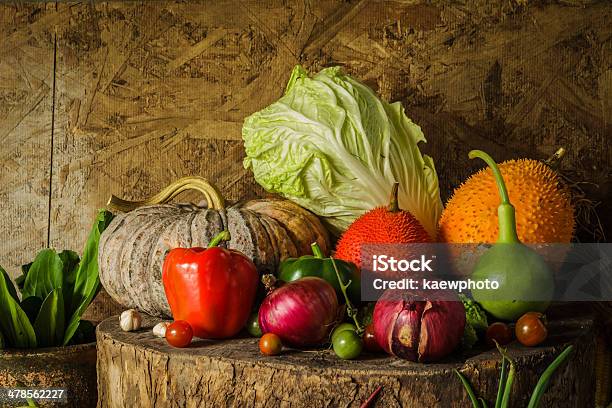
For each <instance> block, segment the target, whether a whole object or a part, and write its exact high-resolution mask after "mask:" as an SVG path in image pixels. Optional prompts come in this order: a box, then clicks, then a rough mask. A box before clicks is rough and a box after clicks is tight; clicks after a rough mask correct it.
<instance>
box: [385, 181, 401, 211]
mask: <svg viewBox="0 0 612 408" xmlns="http://www.w3.org/2000/svg"><path fill="white" fill-rule="evenodd" d="M398 191H399V183H393V187H391V199H390V200H389V206H388V207H387V210H389V212H398V211H399V210H400V208H399V201H398V199H397V193H398Z"/></svg>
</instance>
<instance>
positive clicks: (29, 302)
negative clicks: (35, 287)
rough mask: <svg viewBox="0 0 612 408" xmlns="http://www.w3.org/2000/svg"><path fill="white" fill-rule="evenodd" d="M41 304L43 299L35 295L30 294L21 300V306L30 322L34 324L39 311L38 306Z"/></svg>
mask: <svg viewBox="0 0 612 408" xmlns="http://www.w3.org/2000/svg"><path fill="white" fill-rule="evenodd" d="M42 304H43V300H42V299H41V298H38V297H36V296H30V297H27V298H25V299H23V300H22V301H21V304H20V306H21V308H22V309H23V311H24V312H25V314H26V315H27V316H28V319H29V320H30V323H32V324H34V321H35V320H36V317H37V316H38V312H39V311H40V307H41V306H42Z"/></svg>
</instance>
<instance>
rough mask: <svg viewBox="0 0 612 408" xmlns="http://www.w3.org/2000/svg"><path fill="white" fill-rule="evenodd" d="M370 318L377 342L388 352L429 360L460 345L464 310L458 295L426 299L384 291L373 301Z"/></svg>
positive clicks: (411, 358) (409, 357)
mask: <svg viewBox="0 0 612 408" xmlns="http://www.w3.org/2000/svg"><path fill="white" fill-rule="evenodd" d="M414 299H419V300H414ZM372 319H373V324H374V332H375V334H376V341H377V342H378V344H379V345H380V347H382V349H383V350H385V351H386V352H387V353H389V354H392V355H395V356H397V357H400V358H403V359H406V360H410V361H418V362H431V361H437V360H440V359H441V358H443V357H445V356H447V355H448V354H450V353H451V352H452V351H453V350H454V349H455V348H456V347H457V346H458V345H459V343H460V341H461V337H462V336H463V330H464V328H465V309H464V307H463V304H462V303H461V301H460V300H459V298H457V301H448V300H447V301H441V300H426V299H422V298H417V297H416V296H415V297H413V298H411V296H410V295H406V294H403V295H402V296H401V297H400V296H398V295H397V291H387V292H385V293H384V294H383V296H382V297H381V298H380V299H379V300H378V302H376V306H375V307H374V314H373V317H372Z"/></svg>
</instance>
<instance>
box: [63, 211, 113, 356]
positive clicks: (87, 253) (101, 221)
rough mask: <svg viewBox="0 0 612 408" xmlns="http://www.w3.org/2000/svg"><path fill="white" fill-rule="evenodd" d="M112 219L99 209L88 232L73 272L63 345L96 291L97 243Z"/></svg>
mask: <svg viewBox="0 0 612 408" xmlns="http://www.w3.org/2000/svg"><path fill="white" fill-rule="evenodd" d="M112 219H113V214H112V213H110V212H109V211H106V210H99V211H98V216H97V217H96V220H95V222H94V225H93V227H92V229H91V232H90V233H89V238H88V239H87V243H86V244H85V249H84V250H83V257H82V258H81V262H80V263H79V267H78V269H77V271H76V274H75V279H74V291H73V293H72V299H71V302H70V304H71V309H72V314H71V317H70V320H69V321H68V324H67V326H66V333H65V334H64V341H63V343H62V344H63V345H64V346H65V345H67V344H68V343H69V342H70V339H72V336H73V335H74V333H75V332H76V330H77V328H78V327H79V322H80V320H81V316H82V315H83V313H85V310H86V309H87V307H88V306H89V304H90V303H91V301H92V300H93V298H94V297H95V296H96V294H97V293H98V289H99V287H100V275H99V274H98V244H99V242H100V235H101V234H102V232H104V230H105V229H106V227H107V226H108V224H110V222H111V221H112Z"/></svg>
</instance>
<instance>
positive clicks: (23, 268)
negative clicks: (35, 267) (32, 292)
mask: <svg viewBox="0 0 612 408" xmlns="http://www.w3.org/2000/svg"><path fill="white" fill-rule="evenodd" d="M31 266H32V262H30V263H27V264H25V265H21V275H20V276H18V277H17V278H15V284H16V285H17V287H18V288H19V290H20V291H22V290H23V285H24V283H25V279H26V276H28V271H29V270H30V267H31Z"/></svg>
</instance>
